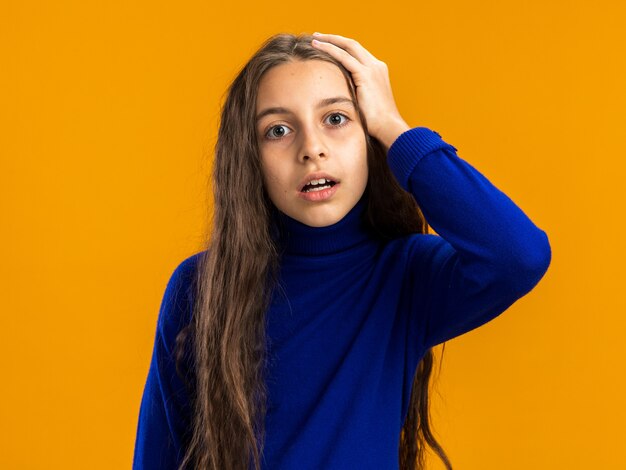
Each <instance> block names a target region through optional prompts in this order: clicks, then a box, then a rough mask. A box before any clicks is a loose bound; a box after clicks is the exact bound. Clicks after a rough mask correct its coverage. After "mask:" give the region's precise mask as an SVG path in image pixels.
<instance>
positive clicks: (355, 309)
mask: <svg viewBox="0 0 626 470" xmlns="http://www.w3.org/2000/svg"><path fill="white" fill-rule="evenodd" d="M456 150H457V149H456V148H455V147H453V146H452V145H450V144H448V143H446V142H445V141H443V140H442V138H441V136H440V135H439V134H438V133H436V132H434V131H431V130H430V129H428V128H425V127H416V128H413V129H410V130H408V131H406V132H404V133H402V134H401V135H400V136H399V137H398V138H397V139H396V140H395V142H394V143H393V144H392V146H391V147H390V148H389V150H388V155H387V158H388V164H389V166H390V168H391V170H392V172H393V174H394V175H395V177H396V178H397V180H398V182H399V183H400V184H401V186H402V187H403V188H404V189H405V190H407V191H409V192H410V193H411V194H412V195H413V196H414V197H415V199H416V201H417V202H418V204H419V206H420V208H421V209H422V212H423V214H424V216H425V218H426V220H427V222H428V223H429V224H430V226H431V227H432V228H433V229H434V230H435V231H436V232H437V235H435V234H411V235H407V236H404V237H401V238H397V239H394V240H392V241H385V242H383V241H380V240H379V239H377V238H376V237H374V236H372V234H371V233H370V232H369V231H368V230H367V229H366V226H365V225H364V224H363V223H362V215H363V212H364V209H365V206H366V200H365V199H364V198H365V197H366V196H364V198H362V199H361V200H360V201H359V202H358V203H357V204H356V205H355V206H354V207H353V208H352V210H351V211H350V212H349V213H348V214H347V215H346V216H345V217H344V218H343V219H342V220H340V221H339V222H337V223H335V224H334V225H330V226H327V227H310V226H308V225H305V224H302V223H301V222H299V221H297V220H295V219H292V218H290V217H289V216H287V215H286V214H282V213H279V219H280V220H281V221H282V227H283V228H282V230H281V236H280V243H281V249H282V256H281V271H280V283H281V287H282V289H279V290H277V291H276V292H275V295H274V297H273V300H272V303H271V306H270V308H269V311H268V312H267V338H268V359H269V361H268V370H267V387H268V392H269V393H268V412H267V415H266V421H265V425H266V440H265V447H264V450H263V462H262V464H263V468H264V469H271V470H296V469H297V470H306V469H311V470H313V469H315V470H320V469H325V470H335V469H336V470H339V469H352V468H359V469H376V470H380V469H397V468H398V449H399V439H400V430H401V428H402V425H403V423H404V419H405V417H406V414H407V407H408V403H409V397H410V393H411V385H412V383H413V377H414V374H415V371H416V368H417V366H418V364H419V362H420V360H421V359H422V357H423V356H424V354H425V352H426V351H427V350H428V349H429V348H431V347H433V346H435V345H437V344H440V343H442V342H444V341H447V340H450V339H452V338H454V337H456V336H458V335H461V334H463V333H466V332H468V331H470V330H473V329H474V328H477V327H479V326H481V325H483V324H485V323H486V322H488V321H489V320H491V319H493V318H495V317H496V316H498V315H499V314H500V313H502V312H504V311H505V310H506V309H507V308H508V307H509V306H511V305H512V304H513V303H514V302H515V301H516V300H517V299H519V298H520V297H522V296H524V295H526V294H527V293H528V292H530V291H531V289H532V288H533V287H534V286H535V285H536V284H537V283H538V282H539V280H540V279H541V278H542V277H543V275H544V273H545V272H546V270H547V268H548V266H549V264H550V261H551V248H550V244H549V241H548V237H547V235H546V233H545V232H544V231H543V230H541V229H539V228H538V227H537V226H536V225H535V224H534V223H533V222H532V221H531V220H530V219H529V218H528V217H527V216H526V214H525V213H524V212H523V211H522V210H521V209H520V208H519V207H518V206H517V205H516V204H515V203H514V202H513V201H512V200H511V199H510V198H509V197H508V196H506V195H505V194H504V193H503V192H501V191H500V190H499V189H497V188H496V187H495V186H494V185H493V184H492V183H491V182H489V181H488V180H487V179H486V178H485V176H483V175H482V174H481V173H480V172H479V171H478V170H476V169H475V168H474V167H473V166H471V165H470V164H469V163H467V162H466V161H464V160H463V159H461V158H460V157H459V156H458V155H457V154H456ZM201 255H202V252H201V253H197V254H195V255H193V256H191V257H189V258H187V259H185V260H184V261H182V262H181V263H180V265H179V266H178V267H177V268H176V270H175V271H174V273H173V274H172V276H171V278H170V280H169V283H168V285H167V287H166V290H165V294H164V297H163V301H162V304H161V309H160V312H159V317H158V321H157V328H156V337H155V343H154V349H153V352H152V361H151V364H150V369H149V372H148V377H147V381H146V385H145V389H144V393H143V397H142V401H141V408H140V413H139V422H138V428H137V438H136V443H135V456H134V465H133V468H134V469H135V470H138V469H175V468H176V467H177V464H178V463H179V462H180V459H181V458H182V455H183V450H184V449H182V447H181V442H182V441H183V439H182V436H183V434H184V433H186V432H189V431H190V415H189V408H190V407H189V400H188V396H187V395H186V393H185V389H184V386H183V384H182V382H181V381H180V379H179V378H178V377H177V376H176V373H175V368H174V360H173V357H172V351H173V347H174V343H175V338H176V334H177V333H178V331H180V329H181V328H182V327H183V326H184V325H186V324H187V323H188V322H189V321H190V319H191V303H192V289H190V285H191V283H192V277H193V274H194V269H195V266H196V263H197V260H198V257H199V256H201Z"/></svg>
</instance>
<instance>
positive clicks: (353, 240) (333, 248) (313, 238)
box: [274, 194, 376, 256]
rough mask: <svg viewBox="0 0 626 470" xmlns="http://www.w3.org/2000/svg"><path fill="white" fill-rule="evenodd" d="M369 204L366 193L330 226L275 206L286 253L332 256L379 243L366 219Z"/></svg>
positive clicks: (280, 243) (280, 240) (279, 241)
mask: <svg viewBox="0 0 626 470" xmlns="http://www.w3.org/2000/svg"><path fill="white" fill-rule="evenodd" d="M366 207H367V195H366V194H364V195H363V197H361V199H359V201H358V202H357V203H356V204H355V205H354V207H353V208H352V209H350V211H348V213H347V214H346V215H345V216H344V217H343V218H342V219H341V220H339V221H338V222H336V223H334V224H332V225H328V226H326V227H311V226H310V225H306V224H304V223H302V222H300V221H298V220H296V219H293V218H291V217H289V216H288V215H287V214H285V213H284V212H282V211H280V210H278V209H277V208H275V207H274V216H275V220H276V223H277V227H278V233H279V235H278V245H279V247H280V248H281V251H282V252H283V253H284V254H290V255H309V256H315V255H329V254H334V253H339V252H343V251H346V250H348V249H350V248H352V247H354V246H356V245H359V244H361V243H363V242H367V241H369V242H375V241H376V240H375V239H374V237H373V236H372V234H371V232H370V231H369V230H368V229H367V226H366V225H365V224H364V222H363V217H364V213H365V209H366Z"/></svg>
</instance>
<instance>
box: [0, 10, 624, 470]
mask: <svg viewBox="0 0 626 470" xmlns="http://www.w3.org/2000/svg"><path fill="white" fill-rule="evenodd" d="M233 5H234V4H233V2H224V3H217V4H215V3H213V4H210V3H209V2H200V1H189V2H184V3H172V2H154V1H151V2H147V1H137V2H126V1H124V2H122V1H108V2H85V1H73V2H72V1H67V0H59V1H57V2H33V1H27V0H19V1H18V0H9V1H4V2H2V5H1V6H0V50H1V57H2V58H1V61H0V62H1V64H2V65H1V68H2V72H0V155H1V168H0V178H1V184H0V204H1V205H0V208H1V211H0V214H1V230H0V237H1V238H2V243H1V247H2V248H1V249H2V253H1V256H2V258H1V259H2V269H1V271H0V273H1V274H0V276H1V279H0V282H1V284H2V291H3V294H2V307H1V311H2V314H1V315H0V332H1V334H2V339H1V341H0V367H1V371H2V387H0V394H1V395H0V407H1V409H0V413H1V414H0V423H2V424H1V425H0V433H1V434H0V442H1V445H0V452H1V454H0V466H2V468H7V469H57V468H58V469H84V468H89V469H92V470H96V469H107V470H110V469H122V468H130V467H131V462H132V454H133V446H134V440H135V432H136V425H137V415H138V411H139V404H140V400H141V393H142V391H143V386H144V383H145V379H146V374H147V371H148V366H149V361H150V355H151V351H152V344H153V340H154V332H155V327H156V318H157V315H158V308H159V304H160V302H161V298H162V295H163V292H164V289H165V285H166V282H167V280H168V278H169V276H170V275H171V273H172V271H173V270H174V268H175V267H176V265H177V264H178V263H179V262H180V261H182V259H183V258H184V257H186V256H189V255H190V254H192V253H195V252H196V251H198V250H199V247H200V244H201V236H202V229H203V228H204V225H205V222H206V220H207V217H208V216H207V208H206V207H205V202H204V201H205V198H206V197H208V194H209V193H208V191H207V188H206V185H205V180H206V179H207V177H208V173H209V170H210V166H211V159H212V150H213V145H214V143H215V137H216V131H217V118H218V111H219V105H220V103H221V99H222V94H223V93H224V91H225V89H226V87H227V85H228V84H229V83H230V80H232V79H233V78H234V76H235V73H236V71H237V70H238V68H239V67H240V66H241V65H242V64H243V63H244V62H245V61H246V60H247V58H249V56H250V55H251V54H252V53H253V52H254V51H255V50H256V49H257V47H258V46H259V45H260V43H261V42H262V41H263V40H264V39H265V38H266V37H268V36H270V35H271V34H274V33H276V32H281V31H285V32H293V33H298V32H313V31H316V30H317V31H321V32H326V33H335V34H341V35H343V36H348V37H352V38H355V39H357V40H359V41H360V42H361V43H362V44H363V45H364V46H365V47H366V48H368V49H369V50H370V51H371V52H372V53H373V54H374V55H375V56H377V57H378V58H380V59H382V60H384V61H385V62H386V63H387V64H388V65H389V69H390V74H391V81H392V85H393V88H394V95H395V97H396V101H397V103H398V108H399V110H400V112H401V113H402V115H403V117H404V118H405V120H406V121H407V122H408V123H409V124H410V125H412V126H426V127H429V128H431V129H433V130H436V131H437V132H439V133H440V134H441V135H442V136H443V138H444V140H446V141H448V142H449V143H452V144H453V145H454V146H455V147H457V148H458V149H459V156H461V157H462V158H464V159H465V160H467V161H468V162H470V163H471V164H473V165H474V166H475V167H476V168H477V169H479V170H480V171H481V172H482V173H483V174H484V175H485V176H487V178H488V179H490V181H492V182H493V183H494V184H495V185H496V186H497V187H499V188H500V189H501V190H503V191H504V192H505V193H506V194H507V195H509V197H511V198H512V199H513V200H514V201H515V202H516V203H517V204H518V205H519V206H520V207H521V208H522V209H523V210H524V211H525V212H526V213H527V215H528V216H529V217H530V218H531V219H532V220H533V221H534V222H535V223H536V224H537V225H538V226H539V227H540V228H542V229H544V230H546V232H547V233H548V235H549V238H550V242H551V244H552V251H553V258H552V264H551V266H550V268H549V270H548V272H547V273H546V275H545V277H544V278H543V279H542V281H541V282H540V284H539V285H538V286H537V287H536V288H535V289H534V290H533V291H532V292H531V293H530V294H528V295H527V296H526V297H524V298H522V299H520V300H519V301H517V302H516V303H515V304H514V305H513V306H511V307H510V309H509V310H508V311H507V312H505V313H504V314H503V315H502V316H500V317H498V318H496V319H495V320H493V321H492V322H490V323H489V324H487V325H485V326H484V327H482V328H479V329H477V330H474V331H472V332H470V333H468V334H466V335H464V336H462V337H459V338H456V339H454V340H452V341H450V342H448V343H447V344H446V347H445V353H444V359H443V361H444V362H443V369H442V373H441V375H440V376H438V378H437V377H435V378H436V392H434V393H433V395H432V400H433V404H432V406H433V419H434V427H435V431H436V435H437V437H438V438H439V440H440V442H441V444H442V445H443V447H444V449H445V450H446V451H447V452H448V454H449V456H450V458H451V460H452V463H453V465H454V467H455V469H459V470H473V469H476V470H478V469H480V470H484V469H494V470H495V469H590V468H594V469H596V468H597V469H600V468H602V469H604V468H611V469H613V468H626V447H624V437H625V435H626V432H625V431H624V423H626V406H625V405H624V397H625V396H626V387H625V384H626V379H625V378H624V370H625V369H624V365H623V361H624V359H626V354H625V352H626V347H625V346H624V343H625V342H626V341H625V340H624V334H625V333H626V328H625V326H626V320H625V319H624V318H625V316H626V308H625V301H624V285H623V284H624V275H623V266H624V263H625V261H626V259H625V258H626V256H625V254H624V244H623V242H624V238H623V231H624V228H625V227H624V220H623V217H624V215H623V214H624V202H626V201H625V197H624V195H623V193H624V190H625V189H626V183H625V177H626V172H625V171H624V170H625V167H626V165H625V163H624V160H625V158H626V131H625V130H624V125H625V123H626V116H625V110H626V73H625V72H626V59H625V58H626V50H625V49H626V34H625V33H624V24H625V20H626V15H625V14H624V13H625V10H624V8H625V7H624V6H622V5H624V4H623V2H620V1H617V0H615V1H612V2H609V1H598V2H593V3H592V2H588V1H584V2H583V1H569V2H566V1H553V2H543V1H539V0H531V1H528V2H496V1H489V2H476V1H472V2H469V1H467V2H460V1H451V2H445V4H443V3H442V2H429V3H423V2H410V3H409V2H407V3H406V4H404V5H402V4H399V3H398V4H393V3H389V2H383V3H381V2H370V3H367V2H365V3H364V2H356V3H355V2H335V3H321V2H304V3H303V2H258V3H256V2H255V3H254V4H250V5H243V4H240V5H241V6H233ZM440 349H441V346H439V347H438V348H437V353H440V352H441V351H440ZM430 461H431V464H430V465H431V466H430V468H432V469H439V468H443V467H442V466H441V464H440V463H439V461H438V460H437V459H436V458H432V459H430Z"/></svg>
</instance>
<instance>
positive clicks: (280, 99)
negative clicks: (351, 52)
mask: <svg viewBox="0 0 626 470" xmlns="http://www.w3.org/2000/svg"><path fill="white" fill-rule="evenodd" d="M335 95H344V96H347V97H349V96H350V90H349V88H348V84H347V83H346V79H345V76H344V75H343V73H342V72H341V70H339V67H337V66H336V65H335V64H332V63H330V62H326V61H323V60H305V61H302V60H297V61H293V62H287V63H284V64H280V65H277V66H274V67H272V68H271V69H270V70H268V71H267V72H266V73H265V74H264V75H263V77H262V78H261V81H260V82H259V89H258V94H257V102H256V108H257V110H259V109H260V108H261V107H264V106H269V105H272V106H275V105H279V104H280V105H285V104H289V103H293V104H294V105H295V104H298V103H300V104H303V103H309V102H317V101H318V100H319V99H321V98H326V97H328V96H335Z"/></svg>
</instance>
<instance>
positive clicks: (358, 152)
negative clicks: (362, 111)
mask: <svg viewBox="0 0 626 470" xmlns="http://www.w3.org/2000/svg"><path fill="white" fill-rule="evenodd" d="M256 116H257V121H256V129H257V135H258V146H259V152H260V156H261V167H262V171H263V183H264V184H265V187H266V189H267V193H268V195H269V197H270V199H271V200H272V202H273V203H274V205H275V206H276V207H277V208H278V209H279V210H280V211H282V212H283V213H285V214H287V215H288V216H290V217H291V218H293V219H296V220H298V221H300V222H302V223H304V224H306V225H309V226H312V227H324V226H327V225H331V224H334V223H336V222H338V221H339V220H341V219H342V218H343V217H344V216H345V215H346V214H347V213H348V212H349V211H350V209H352V208H353V207H354V205H355V204H356V203H357V202H358V201H359V199H360V198H361V196H362V195H363V192H364V190H365V186H366V184H367V172H368V169H367V147H366V140H365V132H364V130H363V127H362V125H361V123H360V121H359V117H358V114H357V111H356V109H355V107H354V104H353V103H352V101H351V99H350V92H349V89H348V85H347V83H346V80H345V78H344V75H343V74H342V73H341V71H340V70H339V68H338V67H337V66H336V65H334V64H332V63H330V62H325V61H322V60H306V61H300V60H296V61H293V62H289V63H285V64H280V65H278V66H275V67H273V68H271V69H270V70H268V71H267V72H266V73H265V75H264V76H263V77H262V79H261V82H260V83H259V90H258V97H257V102H256ZM317 173H324V174H326V175H328V177H329V178H330V179H331V180H333V181H334V182H335V183H336V184H334V186H332V188H331V189H330V190H325V189H322V190H320V191H310V192H303V191H302V189H303V186H304V185H305V184H306V183H309V182H310V181H311V179H319V178H321V177H322V176H319V177H318V175H317ZM326 179H328V178H326ZM323 185H324V183H323V182H321V183H319V184H318V186H323ZM331 185H332V183H331ZM307 188H308V186H307ZM307 188H304V189H305V190H306V189H307Z"/></svg>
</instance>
